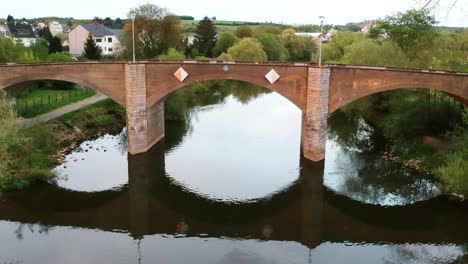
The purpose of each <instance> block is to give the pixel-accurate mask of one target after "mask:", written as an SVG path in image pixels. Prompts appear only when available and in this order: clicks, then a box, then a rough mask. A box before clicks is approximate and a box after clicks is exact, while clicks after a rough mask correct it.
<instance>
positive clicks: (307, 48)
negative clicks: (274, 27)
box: [281, 28, 314, 61]
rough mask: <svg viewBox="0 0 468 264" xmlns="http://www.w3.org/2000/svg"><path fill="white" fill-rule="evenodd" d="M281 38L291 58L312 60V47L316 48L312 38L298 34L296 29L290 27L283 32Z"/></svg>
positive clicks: (294, 59)
mask: <svg viewBox="0 0 468 264" xmlns="http://www.w3.org/2000/svg"><path fill="white" fill-rule="evenodd" d="M281 40H282V41H283V43H284V47H285V48H286V49H287V50H288V52H289V56H290V58H291V60H293V61H310V56H311V53H312V49H313V48H314V43H312V41H311V40H310V39H308V38H305V37H300V36H297V35H296V31H295V30H294V29H292V28H290V29H286V30H284V31H283V32H282V33H281Z"/></svg>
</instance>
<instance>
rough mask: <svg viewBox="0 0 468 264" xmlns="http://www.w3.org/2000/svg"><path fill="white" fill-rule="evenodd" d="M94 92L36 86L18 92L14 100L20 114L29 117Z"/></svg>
mask: <svg viewBox="0 0 468 264" xmlns="http://www.w3.org/2000/svg"><path fill="white" fill-rule="evenodd" d="M95 94H96V93H95V92H94V91H91V90H80V89H71V90H59V89H49V88H38V89H32V90H30V91H26V92H23V93H22V94H20V95H19V96H18V97H17V100H16V107H17V110H18V113H19V115H20V116H22V117H25V118H31V117H35V116H38V115H41V114H45V113H48V112H50V111H53V110H55V109H57V108H60V107H63V106H66V105H69V104H71V103H75V102H78V101H81V100H83V99H86V98H89V97H91V96H94V95H95Z"/></svg>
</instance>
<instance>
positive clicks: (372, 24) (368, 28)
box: [361, 21, 377, 34]
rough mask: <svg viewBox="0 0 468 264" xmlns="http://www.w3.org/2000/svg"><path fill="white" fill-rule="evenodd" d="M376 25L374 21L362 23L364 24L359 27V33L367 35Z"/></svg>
mask: <svg viewBox="0 0 468 264" xmlns="http://www.w3.org/2000/svg"><path fill="white" fill-rule="evenodd" d="M376 25H377V23H376V22H375V21H364V24H363V25H362V27H361V32H362V33H364V34H369V32H370V31H371V29H372V28H373V27H375V26H376Z"/></svg>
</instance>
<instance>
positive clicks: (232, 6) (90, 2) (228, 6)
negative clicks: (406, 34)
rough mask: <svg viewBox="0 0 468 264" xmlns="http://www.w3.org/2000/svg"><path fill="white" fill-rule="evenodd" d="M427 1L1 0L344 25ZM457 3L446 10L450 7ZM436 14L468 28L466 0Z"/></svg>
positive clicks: (22, 8)
mask: <svg viewBox="0 0 468 264" xmlns="http://www.w3.org/2000/svg"><path fill="white" fill-rule="evenodd" d="M421 1H425V0H352V1H349V0H348V1H347V0H322V1H319V0H314V1H313V0H285V1H271V0H270V1H265V0H232V1H220V0H198V1H194V0H158V1H154V0H110V1H103V0H80V1H76V2H75V3H74V4H73V6H72V5H71V4H67V2H66V1H65V2H64V1H63V0H46V1H37V0H18V1H4V3H2V4H1V5H0V6H1V8H0V11H1V12H0V13H1V14H0V17H4V18H6V17H7V16H8V14H11V15H13V16H14V17H15V18H22V17H26V18H34V17H45V16H59V17H73V18H93V17H95V16H98V17H102V18H105V17H111V18H116V17H120V18H125V17H126V16H127V13H128V11H129V10H130V9H131V8H132V7H136V6H138V5H141V4H145V3H151V4H156V5H158V6H161V7H166V8H168V9H169V10H170V11H171V12H172V13H174V14H177V15H190V16H194V17H195V19H202V18H203V17H204V16H209V17H213V16H216V18H217V19H218V20H234V21H253V22H266V21H267V22H275V23H285V24H320V20H319V18H318V17H319V16H324V17H325V22H324V23H325V24H333V25H344V24H346V23H348V22H360V21H364V20H373V19H378V18H384V17H385V16H387V15H392V14H395V13H396V12H402V11H405V10H407V9H410V8H414V7H419V6H421ZM454 1H456V5H455V6H454V7H453V8H452V9H451V10H449V9H450V8H449V6H450V5H451V4H452V3H453V2H454ZM440 2H441V4H440V5H439V7H438V8H436V9H435V11H434V15H435V17H436V19H437V21H439V22H440V24H439V25H443V26H459V27H468V0H458V1H457V0H440Z"/></svg>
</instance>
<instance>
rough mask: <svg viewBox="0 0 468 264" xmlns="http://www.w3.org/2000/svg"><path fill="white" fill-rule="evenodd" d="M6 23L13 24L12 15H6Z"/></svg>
mask: <svg viewBox="0 0 468 264" xmlns="http://www.w3.org/2000/svg"><path fill="white" fill-rule="evenodd" d="M7 24H10V25H14V24H15V18H14V17H13V16H12V15H8V17H7Z"/></svg>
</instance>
